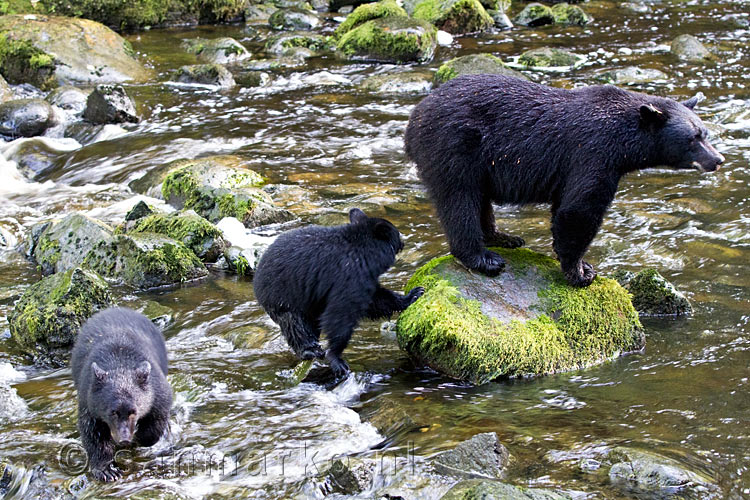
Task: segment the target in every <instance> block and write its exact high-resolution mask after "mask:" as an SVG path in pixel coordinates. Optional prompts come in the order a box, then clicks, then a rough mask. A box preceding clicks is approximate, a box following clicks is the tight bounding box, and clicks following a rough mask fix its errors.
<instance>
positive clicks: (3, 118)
mask: <svg viewBox="0 0 750 500" xmlns="http://www.w3.org/2000/svg"><path fill="white" fill-rule="evenodd" d="M57 122H58V119H57V116H56V115H55V111H54V109H52V106H50V104H49V103H48V102H47V101H45V100H44V99H16V100H13V101H6V102H4V103H2V104H0V134H2V135H5V136H9V137H12V138H14V139H15V138H17V137H33V136H35V135H41V134H43V133H44V132H45V131H46V130H47V129H48V128H51V127H54V126H55V125H57Z"/></svg>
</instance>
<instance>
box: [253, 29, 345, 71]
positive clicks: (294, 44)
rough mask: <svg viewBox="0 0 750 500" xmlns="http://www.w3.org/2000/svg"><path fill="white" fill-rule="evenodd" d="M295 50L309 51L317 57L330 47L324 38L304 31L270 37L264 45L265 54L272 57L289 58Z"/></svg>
mask: <svg viewBox="0 0 750 500" xmlns="http://www.w3.org/2000/svg"><path fill="white" fill-rule="evenodd" d="M295 48H305V49H309V50H310V51H312V52H313V54H315V55H317V54H320V53H323V52H326V51H329V50H330V49H331V46H330V44H329V42H328V40H327V39H326V37H324V36H322V35H317V34H314V33H308V32H304V31H300V32H295V33H282V34H279V35H273V36H270V37H268V40H267V41H266V45H265V50H266V52H267V53H268V54H270V55H273V56H290V55H292V50H293V49H295ZM259 69H266V68H259Z"/></svg>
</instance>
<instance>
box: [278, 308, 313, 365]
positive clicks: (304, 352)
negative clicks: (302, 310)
mask: <svg viewBox="0 0 750 500" xmlns="http://www.w3.org/2000/svg"><path fill="white" fill-rule="evenodd" d="M269 315H270V316H271V319H273V320H274V321H275V322H276V323H277V324H278V325H279V327H280V328H281V333H282V335H284V339H286V342H287V344H289V347H291V348H292V350H293V351H294V354H296V355H297V357H298V358H300V359H315V358H323V357H325V352H323V348H322V347H321V346H320V343H319V342H318V339H319V338H320V332H319V331H318V329H317V328H316V327H314V326H313V325H312V324H310V322H309V321H308V320H307V319H306V318H304V317H303V316H302V315H301V314H297V313H294V312H283V313H280V314H276V313H274V314H271V313H269Z"/></svg>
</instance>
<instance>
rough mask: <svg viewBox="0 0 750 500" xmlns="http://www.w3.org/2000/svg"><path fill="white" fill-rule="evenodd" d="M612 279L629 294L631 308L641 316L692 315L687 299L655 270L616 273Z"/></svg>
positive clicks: (691, 307)
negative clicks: (631, 302)
mask: <svg viewBox="0 0 750 500" xmlns="http://www.w3.org/2000/svg"><path fill="white" fill-rule="evenodd" d="M612 277H613V278H614V279H616V280H617V281H618V282H619V283H620V284H621V285H622V286H623V287H625V289H626V290H627V291H629V292H630V294H631V295H632V297H633V307H635V310H636V311H638V313H639V314H640V315H641V316H687V315H690V314H692V313H693V306H692V305H690V301H689V300H688V299H687V297H685V295H684V294H683V293H681V292H679V291H678V290H677V289H676V288H675V287H674V285H673V284H672V283H670V282H669V281H667V280H666V279H664V277H663V276H662V275H661V274H659V271H657V270H656V269H645V270H643V271H640V272H638V273H633V272H630V271H618V272H616V273H615V274H614V276H612Z"/></svg>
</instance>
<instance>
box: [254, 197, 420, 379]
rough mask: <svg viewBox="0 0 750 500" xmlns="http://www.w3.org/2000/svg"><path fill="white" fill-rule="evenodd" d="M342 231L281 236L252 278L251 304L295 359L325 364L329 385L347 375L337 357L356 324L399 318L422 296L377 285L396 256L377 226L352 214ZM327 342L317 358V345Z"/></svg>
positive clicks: (388, 229)
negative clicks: (272, 324) (268, 320)
mask: <svg viewBox="0 0 750 500" xmlns="http://www.w3.org/2000/svg"><path fill="white" fill-rule="evenodd" d="M349 220H350V222H351V223H350V224H345V225H343V226H334V227H321V226H310V227H305V228H301V229H295V230H292V231H289V232H287V233H284V234H282V235H281V236H279V238H278V239H277V240H276V241H274V242H273V244H271V246H270V247H268V249H267V250H266V251H265V253H264V254H263V256H262V257H261V259H260V262H259V263H258V269H257V270H256V272H255V277H254V278H253V285H254V287H255V296H256V297H257V299H258V302H259V303H260V305H261V306H263V309H265V310H266V312H267V313H268V315H269V316H270V317H271V319H273V320H274V321H275V322H276V323H277V324H278V325H279V326H280V327H281V333H282V334H283V335H284V338H285V339H286V341H287V343H288V344H289V346H290V347H291V348H292V349H293V350H294V352H295V354H296V355H297V356H298V357H299V358H301V359H312V358H322V357H324V356H325V357H326V359H327V360H328V362H329V364H330V366H331V369H332V370H333V371H334V373H335V374H336V376H337V377H341V376H343V375H345V374H346V373H347V372H348V371H349V367H348V365H347V364H346V362H345V361H344V360H343V359H342V358H341V353H342V352H343V351H344V349H345V348H346V346H347V344H348V343H349V339H350V338H351V336H352V332H353V330H354V328H355V327H356V326H357V323H358V322H359V320H360V319H362V318H364V317H368V318H371V319H376V318H381V317H387V316H390V315H391V314H393V313H394V312H397V311H403V310H404V309H406V308H407V307H408V306H409V305H410V304H411V303H412V302H414V301H415V300H417V299H418V298H419V297H420V296H421V295H422V293H423V292H424V290H423V289H422V288H414V289H413V290H411V291H410V292H409V294H408V295H405V296H404V295H401V294H399V293H395V292H392V291H391V290H388V289H386V288H383V287H382V286H380V285H379V284H378V277H379V276H380V275H381V274H383V273H384V272H386V271H387V270H388V269H389V268H390V267H391V266H392V265H393V263H394V262H395V260H396V254H397V253H398V252H399V251H401V249H402V248H403V246H404V245H403V242H402V241H401V235H400V234H399V232H398V230H397V229H396V228H395V227H393V224H391V223H390V222H388V221H387V220H385V219H378V218H374V217H367V215H365V213H364V212H362V211H361V210H359V209H357V208H353V209H351V210H350V212H349ZM321 332H325V333H326V336H327V337H328V350H327V351H326V352H325V353H323V350H322V349H321V347H320V344H319V343H318V341H319V340H320V334H321Z"/></svg>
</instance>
